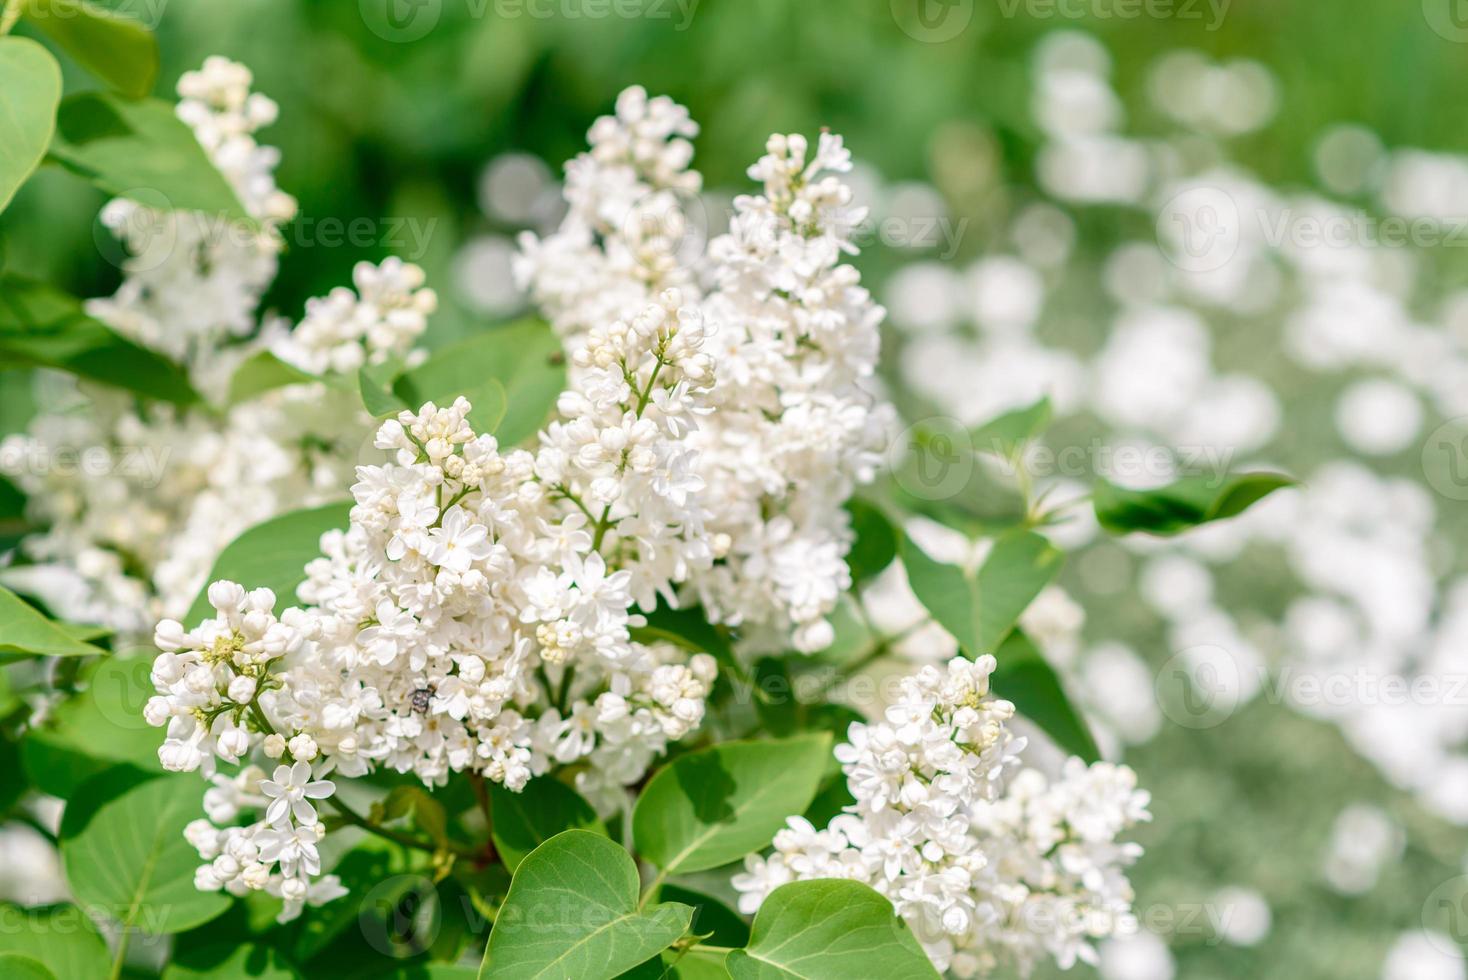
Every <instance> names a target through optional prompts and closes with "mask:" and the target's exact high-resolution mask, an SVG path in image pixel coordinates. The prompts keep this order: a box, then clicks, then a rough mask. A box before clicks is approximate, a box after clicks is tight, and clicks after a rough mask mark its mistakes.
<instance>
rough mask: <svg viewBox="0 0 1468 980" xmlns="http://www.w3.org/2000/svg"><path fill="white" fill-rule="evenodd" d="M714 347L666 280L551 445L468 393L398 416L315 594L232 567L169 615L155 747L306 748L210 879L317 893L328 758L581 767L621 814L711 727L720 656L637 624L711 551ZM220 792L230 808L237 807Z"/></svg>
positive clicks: (594, 338)
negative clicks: (191, 623)
mask: <svg viewBox="0 0 1468 980" xmlns="http://www.w3.org/2000/svg"><path fill="white" fill-rule="evenodd" d="M703 343H704V331H703V324H702V320H701V318H700V316H699V314H698V313H697V311H696V310H692V309H686V308H682V307H680V304H679V296H678V294H677V293H676V292H675V291H669V292H667V293H665V294H664V295H663V296H662V297H660V302H659V303H657V304H654V305H650V306H649V307H648V308H647V309H645V310H643V311H642V312H641V313H640V314H639V315H638V316H637V317H635V318H633V319H632V320H631V321H630V322H616V323H612V324H610V325H608V326H607V327H605V328H599V329H597V330H594V331H593V332H592V333H591V335H590V336H589V337H588V338H587V342H586V343H585V344H584V345H583V346H582V347H581V348H580V350H579V351H578V352H577V353H576V364H577V367H578V372H577V374H576V382H575V383H574V384H573V385H572V387H571V388H570V389H568V390H567V391H565V392H563V393H562V395H561V398H560V404H559V413H560V418H558V419H557V420H556V421H553V422H552V423H551V424H549V425H548V426H547V427H546V429H545V430H544V432H542V434H541V436H540V440H539V446H538V447H537V449H536V451H535V452H530V451H528V450H524V449H508V448H507V449H505V450H503V451H502V450H501V447H500V446H499V444H498V443H497V442H496V440H495V439H494V437H493V436H490V435H485V434H480V433H477V432H476V431H475V430H474V426H473V424H472V423H471V421H470V419H471V413H472V410H473V409H472V406H471V404H470V403H469V402H468V401H467V400H465V399H463V398H459V399H457V400H456V401H455V402H454V403H453V404H452V405H449V406H447V407H442V408H440V407H439V406H437V405H434V404H433V403H431V402H430V403H428V404H426V405H424V406H423V407H422V408H421V409H420V410H419V411H417V412H408V411H405V412H402V413H401V414H400V415H399V416H398V417H397V418H395V419H390V420H388V421H386V422H384V423H383V424H382V425H381V427H380V428H379V429H378V431H377V435H376V439H375V442H376V446H377V448H378V449H381V450H383V451H385V452H386V453H388V454H389V456H390V461H389V462H387V463H385V464H383V465H364V466H359V467H358V468H357V482H356V483H355V484H354V485H353V486H352V496H353V498H354V500H355V505H354V506H353V508H352V511H351V520H350V525H349V527H348V529H347V530H346V531H336V532H331V533H329V534H327V535H325V536H324V537H323V539H322V551H323V554H322V557H320V558H319V559H316V560H315V561H313V562H311V563H310V565H308V566H307V568H306V572H307V578H306V581H305V582H304V583H303V584H302V585H301V587H300V589H299V590H298V594H299V596H300V598H301V599H302V600H303V602H304V603H306V604H307V605H306V606H305V607H304V608H290V609H286V610H285V611H284V612H282V613H280V615H279V617H277V616H276V615H275V612H274V606H275V598H276V597H275V596H274V595H272V594H270V593H269V591H268V590H257V591H255V592H250V593H246V592H245V591H244V590H243V589H241V588H240V587H239V586H238V585H236V584H234V583H231V582H215V583H214V584H213V585H211V586H210V587H209V599H210V602H211V604H213V606H214V607H215V610H216V615H215V617H213V618H211V619H208V620H205V621H204V622H203V623H201V624H199V625H198V626H195V627H194V628H192V629H190V630H185V629H184V627H183V626H182V625H181V624H179V623H178V622H175V621H172V620H166V621H164V622H162V623H160V624H159V626H158V629H157V633H156V637H155V640H156V643H157V645H158V647H159V649H160V650H161V651H162V652H161V653H160V654H159V656H158V659H157V661H156V663H155V665H154V673H153V680H154V684H155V686H156V687H157V689H158V694H157V695H156V696H155V697H154V698H153V699H152V700H150V701H149V703H148V706H147V710H146V714H147V719H148V721H149V722H150V723H152V724H154V725H159V726H164V725H166V726H167V735H166V738H165V741H164V744H163V746H162V748H161V749H160V750H159V758H160V760H161V761H162V763H163V765H164V766H165V767H166V768H169V769H177V770H194V769H199V770H202V771H204V772H205V773H211V772H214V771H215V768H216V766H217V764H218V761H220V760H222V761H224V762H227V763H231V764H237V763H241V762H244V761H245V760H246V757H247V756H250V755H251V754H253V753H256V752H258V753H261V754H263V755H264V756H266V757H268V758H274V759H285V760H286V761H289V762H293V765H292V767H291V768H290V770H289V774H290V778H291V780H293V782H292V783H291V784H290V786H287V785H286V784H285V783H284V782H282V779H283V776H282V773H283V772H285V771H286V770H285V767H284V766H282V767H281V768H278V769H277V770H276V776H275V779H274V782H273V783H268V782H267V783H262V784H261V791H262V792H263V793H264V795H265V796H267V797H270V798H271V802H270V803H268V804H266V806H265V814H264V819H263V821H260V822H257V823H255V824H251V825H249V826H248V827H247V828H245V829H244V830H243V831H237V830H236V829H234V828H231V829H225V830H220V831H219V833H220V834H227V835H236V834H237V833H242V834H243V835H244V838H245V840H246V841H247V842H248V843H258V844H259V847H260V855H261V857H260V863H262V864H264V865H266V868H265V870H252V875H253V877H252V878H250V879H245V878H238V877H231V876H230V874H229V871H230V870H231V869H232V867H233V866H232V865H226V866H225V868H224V869H220V868H217V867H214V866H213V865H211V866H209V867H208V868H206V869H201V871H200V877H199V883H200V885H201V887H210V886H212V885H214V884H215V882H216V880H217V882H219V883H221V884H222V885H223V886H224V887H232V888H234V887H244V888H265V889H267V890H272V891H275V890H277V889H283V891H280V892H279V893H280V894H282V895H283V896H284V897H287V899H288V901H297V906H296V907H298V900H299V899H303V898H304V899H306V900H310V898H311V896H312V894H313V893H312V892H310V891H309V890H306V891H303V890H302V889H303V888H309V887H311V886H309V883H308V882H307V881H306V879H307V878H308V877H309V876H311V875H315V874H316V873H317V872H318V871H319V861H318V860H316V858H315V857H314V855H315V853H316V852H315V844H316V843H317V842H318V841H319V839H320V829H319V826H318V825H317V824H316V823H313V819H312V818H313V817H314V811H311V812H310V814H309V815H308V813H307V811H308V810H310V804H309V803H308V802H304V801H306V800H309V799H311V798H313V797H312V793H313V792H318V789H319V788H320V787H323V786H324V787H329V785H330V784H321V783H311V782H308V781H307V779H308V777H309V776H310V775H312V773H314V774H315V775H316V776H321V775H324V774H327V773H332V772H335V773H338V774H340V775H342V776H347V777H351V776H360V775H363V774H365V773H367V772H368V771H370V770H372V769H375V768H378V767H387V768H390V769H393V770H396V771H398V772H411V773H413V774H414V775H416V776H417V777H418V778H419V779H421V780H423V781H424V782H425V783H428V784H430V785H440V784H442V783H444V782H446V781H447V780H448V778H449V776H450V774H451V773H454V772H464V771H469V772H474V773H479V774H482V775H483V776H484V777H486V778H488V779H490V780H492V781H494V782H497V783H501V784H503V785H504V786H506V787H508V788H510V789H512V790H518V789H521V788H523V787H524V785H525V783H526V782H527V781H528V780H529V779H530V778H531V777H532V776H535V775H538V774H541V773H544V772H547V771H549V770H550V769H551V767H552V766H557V765H572V764H579V769H580V771H579V772H578V774H577V784H578V787H579V788H580V789H581V790H582V791H583V792H584V793H586V794H587V795H588V796H589V797H590V798H591V799H592V800H593V801H595V802H596V803H597V804H598V806H600V807H601V808H603V809H605V810H612V809H615V808H616V807H617V806H618V805H620V804H622V803H623V802H624V801H625V789H624V786H626V785H628V784H631V783H634V782H636V781H637V780H638V779H639V778H641V777H642V776H643V775H644V773H645V772H646V770H647V768H648V766H649V765H650V764H651V763H652V761H653V760H654V759H655V758H657V756H659V755H660V754H662V753H663V751H664V750H665V749H666V747H667V745H668V743H669V742H670V741H673V740H676V739H680V738H682V737H684V736H685V735H687V734H688V733H689V732H691V731H692V730H693V729H694V728H696V727H697V726H698V725H699V724H700V722H701V721H702V719H703V714H704V706H705V702H706V700H707V698H708V695H709V692H710V690H711V689H712V686H713V682H714V678H715V675H716V668H715V664H714V660H713V658H712V657H710V656H709V655H708V654H703V653H699V654H694V655H692V656H690V655H688V654H687V653H686V652H683V651H680V650H679V649H678V648H676V647H674V646H672V645H671V644H663V643H656V644H643V643H640V642H636V641H634V640H633V639H632V633H631V630H632V629H633V628H635V627H637V626H640V625H643V624H644V622H645V621H644V620H643V618H642V617H641V615H640V614H639V613H638V612H637V610H638V608H639V607H640V608H651V607H652V606H654V605H655V604H656V603H657V601H658V599H659V597H660V596H661V597H668V596H671V595H672V593H673V590H674V588H676V586H677V585H678V584H679V583H681V582H683V581H684V580H686V579H687V578H688V576H689V575H690V574H692V573H693V572H694V571H695V570H697V569H701V568H706V567H707V566H708V564H709V562H710V561H711V560H712V558H711V555H710V552H709V549H708V545H707V543H706V534H705V531H704V528H703V524H702V520H703V513H702V511H701V509H700V505H699V500H698V493H699V491H700V490H702V489H703V485H702V482H701V481H700V479H699V478H698V476H697V475H696V473H695V472H694V471H693V466H692V451H691V450H690V448H689V446H688V438H687V437H688V435H689V433H690V432H691V431H693V430H694V429H695V428H696V426H697V424H698V421H699V419H698V416H699V415H700V414H703V413H705V412H707V408H706V407H705V406H704V405H703V402H704V401H705V399H706V398H707V395H708V392H709V389H710V388H711V386H712V384H713V374H712V370H711V364H710V359H709V357H708V355H706V354H705V353H703V351H702V347H703ZM302 767H306V768H305V769H304V770H303V769H302ZM297 784H299V785H297ZM272 787H273V788H272ZM281 787H285V788H281ZM292 787H295V788H292ZM313 787H317V789H313ZM298 789H299V792H297V790H298ZM319 791H320V792H321V793H322V794H325V793H326V792H328V791H329V789H319ZM292 794H295V795H292ZM287 798H288V799H289V800H290V801H291V802H290V804H289V806H287V804H285V803H281V802H280V801H281V800H282V799H287ZM207 804H208V801H206V805H207ZM215 809H217V810H218V812H219V814H220V816H221V817H222V818H223V820H222V822H226V823H227V822H233V820H234V819H235V818H236V816H237V811H238V810H239V809H240V808H239V807H235V806H232V805H226V804H223V803H220V804H219V805H217V806H216V807H215ZM253 809H256V810H258V809H259V806H258V803H257V805H256V806H255V807H254V808H253ZM211 816H212V814H211ZM292 816H293V817H294V820H295V823H294V824H292V823H291V818H292ZM205 836H206V837H207V835H205ZM262 839H263V840H265V841H267V842H268V843H259V842H260V840H262ZM231 840H234V837H231ZM239 846H240V847H241V848H244V846H245V845H243V844H240V845H239ZM281 854H283V855H286V856H287V857H284V858H280V859H279V860H280V871H279V874H280V875H282V876H283V878H282V879H279V880H278V879H277V877H276V876H275V873H272V872H269V862H270V860H272V859H274V858H275V857H276V856H277V855H281ZM297 854H298V855H300V856H299V857H291V855H297ZM287 860H289V861H291V862H293V863H290V864H287V863H286V861H287ZM239 863H240V864H241V865H242V866H243V865H245V862H244V861H243V860H240V861H239ZM251 867H252V868H253V866H251ZM237 880H238V881H240V882H241V884H239V885H231V884H230V883H231V882H234V881H237ZM292 882H300V883H299V884H292Z"/></svg>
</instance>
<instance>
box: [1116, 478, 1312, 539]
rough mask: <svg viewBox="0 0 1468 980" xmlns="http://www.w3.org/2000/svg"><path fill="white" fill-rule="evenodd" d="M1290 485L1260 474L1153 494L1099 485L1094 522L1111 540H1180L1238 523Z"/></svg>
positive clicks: (1184, 482) (1183, 484)
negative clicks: (1134, 535)
mask: <svg viewBox="0 0 1468 980" xmlns="http://www.w3.org/2000/svg"><path fill="white" fill-rule="evenodd" d="M1294 485H1295V480H1293V479H1292V478H1290V477H1288V476H1285V475H1284V474H1282V473H1263V472H1260V473H1236V474H1232V475H1230V476H1226V477H1222V478H1219V477H1216V476H1210V475H1200V476H1189V477H1184V478H1183V479H1181V480H1178V481H1177V482H1176V483H1171V484H1168V485H1167V486H1165V487H1157V488H1155V489H1152V490H1127V489H1125V488H1123V487H1118V486H1116V485H1115V484H1114V483H1109V482H1107V481H1105V480H1102V481H1101V482H1100V483H1098V484H1096V490H1095V493H1094V500H1095V506H1096V519H1097V520H1098V521H1100V522H1101V526H1102V527H1104V528H1105V529H1106V530H1108V531H1110V532H1111V533H1113V534H1126V533H1128V532H1131V531H1145V532H1147V533H1148V534H1158V535H1172V534H1179V533H1181V532H1183V531H1186V530H1188V529H1189V528H1193V527H1197V526H1198V525H1199V524H1206V523H1208V522H1209V521H1221V520H1226V519H1228V518H1230V517H1236V516H1238V515H1239V514H1242V513H1243V512H1244V511H1246V510H1248V509H1249V508H1250V507H1252V506H1253V505H1254V504H1255V503H1257V502H1259V501H1260V500H1262V499H1264V498H1265V497H1267V496H1269V494H1271V493H1273V492H1274V491H1276V490H1279V489H1282V488H1284V487H1292V486H1294Z"/></svg>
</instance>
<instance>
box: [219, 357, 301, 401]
mask: <svg viewBox="0 0 1468 980" xmlns="http://www.w3.org/2000/svg"><path fill="white" fill-rule="evenodd" d="M320 380H321V379H320V378H318V377H316V375H314V374H307V373H306V372H305V371H302V370H301V369H300V368H298V367H296V366H294V365H292V364H287V363H286V362H285V361H282V360H281V359H280V358H278V357H276V356H275V355H274V354H272V353H270V351H268V350H262V351H260V352H259V353H258V354H256V355H255V356H254V357H250V358H248V359H246V360H245V361H244V363H242V364H241V365H240V366H239V367H237V368H235V372H234V375H233V376H232V377H231V378H230V379H229V404H231V405H236V404H238V403H240V402H242V401H247V400H248V399H251V398H254V397H255V396H256V395H262V394H264V393H265V392H267V391H273V390H274V389H276V388H284V387H285V386H286V385H296V384H304V383H307V382H311V381H320Z"/></svg>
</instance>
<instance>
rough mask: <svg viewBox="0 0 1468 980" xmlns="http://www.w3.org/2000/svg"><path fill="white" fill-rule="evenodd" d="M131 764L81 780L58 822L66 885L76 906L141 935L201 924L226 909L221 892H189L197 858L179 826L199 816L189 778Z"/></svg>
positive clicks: (196, 788)
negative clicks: (150, 773)
mask: <svg viewBox="0 0 1468 980" xmlns="http://www.w3.org/2000/svg"><path fill="white" fill-rule="evenodd" d="M138 779H139V774H138V770H136V769H133V768H132V767H131V766H121V767H118V768H116V769H109V770H108V771H106V772H104V773H101V774H100V775H98V776H94V777H93V778H92V779H89V780H88V781H87V782H86V783H84V784H83V785H82V786H81V788H80V789H78V790H77V791H76V793H75V794H74V795H73V796H72V798H71V800H70V801H69V802H68V803H67V805H66V811H65V813H64V815H63V816H62V820H61V834H60V838H61V859H62V863H63V865H64V866H65V868H66V881H67V884H69V885H70V886H71V890H72V892H73V894H75V895H76V897H77V900H78V901H80V902H81V903H82V904H83V905H85V906H87V907H88V908H91V909H97V910H100V911H105V912H106V913H107V914H108V915H109V916H111V917H112V918H113V919H116V920H117V921H118V922H120V923H122V924H123V925H124V926H129V927H133V928H137V929H141V930H143V931H144V932H148V933H153V934H155V935H162V934H167V933H174V932H182V931H184V930H185V929H192V928H193V927H194V926H197V925H202V924H203V923H205V922H208V921H209V920H210V919H212V918H214V917H215V916H218V915H221V914H222V913H223V912H224V910H225V909H227V908H228V907H229V903H230V901H231V899H230V897H229V896H228V895H226V894H224V893H222V892H201V891H199V890H198V889H197V888H195V887H194V871H195V869H197V868H198V866H199V863H200V862H199V854H198V852H197V851H195V850H194V848H193V846H192V845H191V844H190V843H189V842H188V841H187V840H185V839H184V836H183V831H184V827H185V826H186V825H187V824H188V823H189V822H190V821H191V820H197V819H198V818H199V815H200V813H202V812H203V809H202V807H203V804H202V802H201V800H202V798H203V795H204V793H203V789H204V788H203V787H202V786H201V785H199V783H198V781H197V780H190V779H174V778H170V777H167V776H157V777H153V778H144V781H143V782H141V783H139V782H138Z"/></svg>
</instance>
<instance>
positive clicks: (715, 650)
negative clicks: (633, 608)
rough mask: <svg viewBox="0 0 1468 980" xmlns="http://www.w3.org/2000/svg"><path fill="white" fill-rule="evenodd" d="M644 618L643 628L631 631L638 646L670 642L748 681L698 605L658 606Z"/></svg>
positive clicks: (730, 648)
mask: <svg viewBox="0 0 1468 980" xmlns="http://www.w3.org/2000/svg"><path fill="white" fill-rule="evenodd" d="M644 618H646V619H647V624H646V625H645V626H634V627H632V629H631V631H630V632H631V634H632V639H634V640H636V641H637V642H638V643H658V642H662V643H671V644H673V645H674V646H679V647H682V648H683V649H684V650H687V651H688V652H690V653H707V654H709V655H710V656H711V657H713V658H714V659H715V660H717V661H718V662H719V664H720V666H722V667H723V668H724V669H726V670H728V671H729V672H730V673H731V674H733V675H734V676H735V677H738V678H739V679H740V680H743V681H744V682H745V683H748V682H749V680H750V677H749V671H748V670H746V669H745V668H744V665H743V664H742V663H740V662H739V658H738V657H737V656H735V655H734V646H733V644H731V643H730V642H729V638H728V637H727V636H725V635H724V634H723V633H722V632H720V631H719V628H718V627H717V626H714V625H713V624H712V623H710V622H709V621H708V617H707V616H705V615H704V612H703V610H702V609H700V608H698V607H697V606H687V607H685V608H683V609H669V608H668V607H666V606H663V605H659V606H658V607H657V608H656V609H654V610H653V611H652V612H650V613H647V614H645V617H644Z"/></svg>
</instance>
